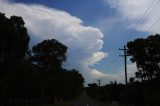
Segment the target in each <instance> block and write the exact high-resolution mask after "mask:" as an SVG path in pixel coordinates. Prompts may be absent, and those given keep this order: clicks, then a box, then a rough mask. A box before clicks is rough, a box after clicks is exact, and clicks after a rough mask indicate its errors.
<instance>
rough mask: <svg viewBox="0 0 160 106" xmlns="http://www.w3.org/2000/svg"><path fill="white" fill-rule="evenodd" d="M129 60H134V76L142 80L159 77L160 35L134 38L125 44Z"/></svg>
mask: <svg viewBox="0 0 160 106" xmlns="http://www.w3.org/2000/svg"><path fill="white" fill-rule="evenodd" d="M127 47H128V54H129V55H131V56H132V57H131V61H132V62H133V63H134V62H136V65H137V68H138V72H136V77H137V78H139V79H142V80H152V79H155V78H160V35H158V34H156V35H155V36H153V35H152V36H149V37H148V38H145V39H142V38H140V39H136V40H134V41H130V42H128V44H127Z"/></svg>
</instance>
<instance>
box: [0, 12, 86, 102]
mask: <svg viewBox="0 0 160 106" xmlns="http://www.w3.org/2000/svg"><path fill="white" fill-rule="evenodd" d="M24 24H25V22H24V21H23V19H22V18H21V17H18V16H11V17H10V18H6V17H5V15H4V14H2V13H0V101H1V102H4V101H5V100H6V101H7V100H14V99H18V98H23V99H39V100H40V101H41V102H52V103H54V102H55V101H56V100H69V99H71V98H73V97H75V96H76V95H78V94H79V93H81V91H82V90H83V83H84V78H83V76H82V75H81V74H80V73H79V72H78V71H77V70H75V69H72V70H67V69H64V68H63V67H62V64H63V62H65V60H66V59H67V57H66V52H67V47H66V46H65V45H63V44H62V43H60V42H58V41H57V40H55V39H51V40H44V41H42V42H41V43H38V44H37V45H35V46H33V47H32V49H31V50H29V41H30V37H29V35H28V33H27V29H26V27H25V26H24ZM44 36H45V35H44Z"/></svg>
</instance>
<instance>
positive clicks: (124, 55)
mask: <svg viewBox="0 0 160 106" xmlns="http://www.w3.org/2000/svg"><path fill="white" fill-rule="evenodd" d="M119 50H122V51H123V52H124V54H123V55H120V56H121V57H124V67H125V82H126V106H128V81H127V56H129V55H127V50H128V49H127V48H126V46H125V45H124V48H123V49H119Z"/></svg>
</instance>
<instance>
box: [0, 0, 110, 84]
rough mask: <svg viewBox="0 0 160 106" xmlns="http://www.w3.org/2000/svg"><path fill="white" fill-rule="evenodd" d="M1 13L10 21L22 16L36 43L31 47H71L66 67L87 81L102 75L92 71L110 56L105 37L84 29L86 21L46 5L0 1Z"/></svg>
mask: <svg viewBox="0 0 160 106" xmlns="http://www.w3.org/2000/svg"><path fill="white" fill-rule="evenodd" d="M0 12H4V13H5V14H6V16H7V17H10V16H12V15H17V16H22V18H23V19H24V21H25V23H26V24H25V25H26V27H27V29H28V32H29V34H30V36H31V39H32V40H31V45H33V44H36V43H38V42H40V41H42V40H44V39H51V38H54V39H57V40H59V41H60V42H62V43H63V44H65V45H67V46H68V47H69V49H68V54H67V56H68V60H67V66H66V67H68V68H76V69H78V70H80V71H81V73H82V74H83V75H84V76H85V79H86V81H88V80H92V79H93V78H94V76H95V75H96V74H99V73H101V72H99V71H98V70H96V69H93V68H90V66H93V65H94V64H95V63H97V62H99V61H101V60H102V59H103V58H105V57H106V56H107V53H104V52H102V51H101V49H102V46H103V40H102V38H103V34H102V33H101V31H100V30H99V29H98V28H94V27H91V26H84V25H83V23H82V20H80V19H79V18H77V17H74V16H71V15H70V14H69V13H67V12H65V11H60V10H56V9H52V8H48V7H45V6H42V5H27V4H21V3H13V2H7V1H4V0H0ZM95 70H96V72H95Z"/></svg>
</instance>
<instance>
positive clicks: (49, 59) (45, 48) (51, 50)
mask: <svg viewBox="0 0 160 106" xmlns="http://www.w3.org/2000/svg"><path fill="white" fill-rule="evenodd" d="M32 51H33V62H34V63H35V64H36V65H37V66H38V67H45V68H48V69H49V70H56V69H58V68H60V67H61V66H62V63H63V62H64V61H65V60H66V52H67V47H66V46H65V45H63V44H62V43H60V42H58V41H57V40H55V39H51V40H44V41H43V42H41V43H39V44H37V45H36V46H33V48H32Z"/></svg>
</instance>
